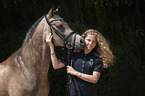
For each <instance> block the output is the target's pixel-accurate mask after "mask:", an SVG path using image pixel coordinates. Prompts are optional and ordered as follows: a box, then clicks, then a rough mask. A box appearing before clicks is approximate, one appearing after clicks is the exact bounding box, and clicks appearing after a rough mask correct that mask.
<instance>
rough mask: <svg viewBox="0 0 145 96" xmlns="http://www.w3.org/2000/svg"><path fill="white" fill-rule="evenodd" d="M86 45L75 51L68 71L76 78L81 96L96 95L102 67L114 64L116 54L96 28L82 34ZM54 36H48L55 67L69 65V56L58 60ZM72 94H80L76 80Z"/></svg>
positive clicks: (74, 95)
mask: <svg viewBox="0 0 145 96" xmlns="http://www.w3.org/2000/svg"><path fill="white" fill-rule="evenodd" d="M82 37H83V38H84V40H85V43H86V47H85V49H84V50H81V51H80V52H74V53H73V66H67V73H68V74H70V75H72V76H73V77H74V78H76V80H77V82H78V86H79V89H80V91H81V96H96V92H95V84H96V83H97V82H98V80H99V77H100V71H101V68H102V67H104V68H107V67H108V66H110V65H111V64H113V61H114V56H113V54H112V51H111V50H110V48H109V45H108V43H107V42H106V40H105V38H104V37H103V36H102V35H101V34H100V32H98V31H97V30H94V29H89V30H87V31H86V32H84V33H83V34H82ZM51 39H52V36H51V35H49V36H47V38H46V42H47V43H48V45H49V47H50V51H51V61H52V65H53V68H54V69H59V68H62V67H65V65H67V56H65V57H63V58H62V59H60V60H59V61H58V59H57V57H56V55H55V51H54V45H53V44H52V42H51ZM70 96H78V93H77V92H76V87H75V85H74V82H72V83H71V89H70Z"/></svg>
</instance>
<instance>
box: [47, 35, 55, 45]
mask: <svg viewBox="0 0 145 96" xmlns="http://www.w3.org/2000/svg"><path fill="white" fill-rule="evenodd" d="M46 43H47V44H48V45H49V46H50V47H51V46H52V47H53V46H54V45H53V43H52V35H51V33H50V34H49V35H48V36H46Z"/></svg>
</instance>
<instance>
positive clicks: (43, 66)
mask: <svg viewBox="0 0 145 96" xmlns="http://www.w3.org/2000/svg"><path fill="white" fill-rule="evenodd" d="M50 33H51V34H53V35H52V36H53V43H54V45H55V46H62V47H63V46H66V45H74V48H75V49H76V50H81V49H83V48H84V46H85V43H84V39H83V38H82V37H81V36H80V35H79V34H77V33H76V32H74V31H73V30H72V29H71V28H70V27H69V26H68V24H67V23H66V22H65V21H64V20H63V19H62V18H61V17H60V16H59V15H57V14H55V12H54V9H53V8H51V10H50V11H49V12H48V13H47V14H46V15H45V16H42V17H41V18H39V19H38V20H37V21H36V22H35V23H34V24H33V25H32V27H31V28H30V29H29V31H28V32H27V34H26V37H25V39H24V41H23V43H22V46H21V48H19V49H18V50H17V51H16V52H14V53H13V54H12V55H11V56H10V57H8V58H7V59H6V60H5V61H3V62H2V63H0V96H48V95H49V90H50V86H49V81H48V71H49V66H50V49H49V46H48V45H47V43H46V36H48V34H50Z"/></svg>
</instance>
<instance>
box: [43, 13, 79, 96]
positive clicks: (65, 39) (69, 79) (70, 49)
mask: <svg viewBox="0 0 145 96" xmlns="http://www.w3.org/2000/svg"><path fill="white" fill-rule="evenodd" d="M45 19H46V21H47V24H48V25H49V26H50V30H51V34H52V35H53V31H54V32H55V33H56V34H57V35H58V36H59V37H60V38H61V39H62V40H63V42H64V46H65V47H66V45H67V44H68V42H67V40H68V38H69V37H70V36H71V35H73V34H75V35H74V41H73V45H72V47H70V48H67V49H68V65H69V66H72V62H71V59H72V58H71V56H70V54H71V52H72V57H73V50H74V46H75V40H76V32H75V31H73V32H71V33H69V34H68V35H67V36H64V35H63V34H61V33H60V32H59V31H58V30H56V29H55V28H54V27H53V26H52V25H51V23H52V22H54V21H59V20H62V18H58V19H54V20H52V21H51V22H49V20H48V18H47V15H45ZM52 30H53V31H52ZM68 77H69V78H68V82H71V81H72V79H73V80H74V83H75V86H76V88H77V91H78V94H79V96H81V92H80V89H79V87H78V83H77V81H76V79H74V78H72V77H71V75H69V76H68ZM69 92H70V83H68V89H67V93H66V95H67V96H69Z"/></svg>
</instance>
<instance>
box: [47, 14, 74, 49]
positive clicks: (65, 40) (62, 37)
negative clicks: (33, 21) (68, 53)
mask: <svg viewBox="0 0 145 96" xmlns="http://www.w3.org/2000/svg"><path fill="white" fill-rule="evenodd" d="M44 17H45V19H46V22H47V24H48V25H49V27H50V30H51V34H52V36H53V31H54V32H55V33H56V35H57V36H59V37H60V38H61V39H62V40H63V42H64V46H65V47H66V45H69V43H68V42H67V40H68V38H69V37H70V36H71V35H73V34H75V35H74V40H73V45H72V46H71V47H70V48H69V49H74V46H75V40H76V32H75V31H72V32H71V33H69V34H68V35H67V36H64V35H63V34H61V33H60V32H59V31H58V30H57V29H55V28H54V27H53V26H52V25H51V23H52V22H54V21H59V20H62V19H63V18H58V19H54V20H52V21H51V22H50V21H49V20H48V18H47V15H45V16H44Z"/></svg>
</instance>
